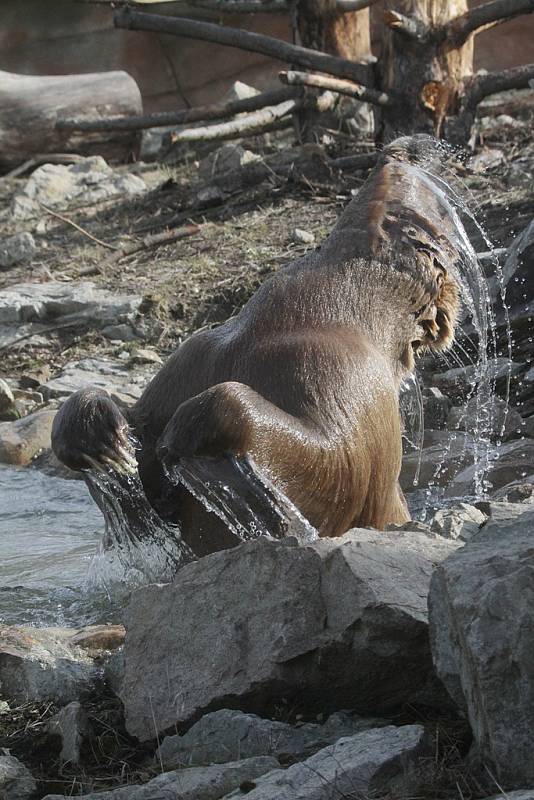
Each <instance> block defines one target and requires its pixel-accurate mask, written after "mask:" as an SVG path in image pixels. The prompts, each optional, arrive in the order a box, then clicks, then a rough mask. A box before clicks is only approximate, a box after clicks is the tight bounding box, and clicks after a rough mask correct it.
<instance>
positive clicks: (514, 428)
mask: <svg viewBox="0 0 534 800" xmlns="http://www.w3.org/2000/svg"><path fill="white" fill-rule="evenodd" d="M446 427H447V429H448V430H450V431H457V430H460V431H467V432H468V433H471V434H473V435H475V434H476V433H477V431H480V429H481V428H483V429H484V430H485V432H487V435H488V436H490V437H491V438H492V439H494V440H495V439H502V440H504V441H506V440H507V439H511V438H513V437H514V436H520V435H521V433H522V432H523V428H524V425H523V420H522V419H521V415H520V414H518V413H517V411H515V410H514V409H513V408H510V406H509V405H508V404H507V403H506V402H505V401H504V400H500V399H499V398H498V397H494V398H492V400H491V404H490V407H489V408H479V409H477V401H476V398H475V397H473V398H472V399H471V400H470V401H469V402H468V403H467V405H466V406H464V407H457V406H455V407H454V408H452V409H451V411H450V413H449V415H448V417H447V426H446Z"/></svg>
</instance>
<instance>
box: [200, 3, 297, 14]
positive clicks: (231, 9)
mask: <svg viewBox="0 0 534 800" xmlns="http://www.w3.org/2000/svg"><path fill="white" fill-rule="evenodd" d="M187 4H188V5H189V6H191V8H202V9H206V10H208V11H219V12H222V13H226V14H265V13H267V14H283V13H285V12H287V10H288V9H287V2H286V0H188V3H187Z"/></svg>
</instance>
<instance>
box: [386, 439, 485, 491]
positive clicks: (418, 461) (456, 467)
mask: <svg viewBox="0 0 534 800" xmlns="http://www.w3.org/2000/svg"><path fill="white" fill-rule="evenodd" d="M423 445H424V446H423V449H422V450H421V452H419V451H418V450H415V451H413V452H410V453H407V454H406V455H405V456H404V457H403V459H402V469H401V473H400V485H401V487H402V489H403V491H405V492H409V491H413V488H414V485H418V486H425V487H428V486H448V485H449V484H450V483H451V481H452V479H453V478H454V477H455V476H456V475H457V474H458V473H459V472H461V471H462V470H463V469H464V468H467V467H468V466H469V465H471V464H472V463H473V460H474V440H473V437H472V436H471V435H470V434H468V433H463V432H461V431H455V432H454V433H453V432H449V431H441V430H427V431H425V438H424V442H423ZM416 478H417V483H415V481H416Z"/></svg>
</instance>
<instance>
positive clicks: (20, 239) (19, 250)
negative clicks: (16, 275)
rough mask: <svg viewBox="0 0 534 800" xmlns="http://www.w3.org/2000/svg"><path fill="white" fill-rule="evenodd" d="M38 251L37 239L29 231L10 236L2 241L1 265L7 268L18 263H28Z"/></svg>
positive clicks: (0, 244)
mask: <svg viewBox="0 0 534 800" xmlns="http://www.w3.org/2000/svg"><path fill="white" fill-rule="evenodd" d="M36 251H37V245H36V244H35V239H34V238H33V236H32V235H31V233H29V232H28V231H24V232H23V233H16V234H15V235H14V236H9V237H8V238H7V239H4V241H3V242H0V267H3V268H4V269H6V268H8V267H14V266H15V265H16V264H24V263H28V262H29V261H31V260H32V257H33V256H34V254H35V252H36Z"/></svg>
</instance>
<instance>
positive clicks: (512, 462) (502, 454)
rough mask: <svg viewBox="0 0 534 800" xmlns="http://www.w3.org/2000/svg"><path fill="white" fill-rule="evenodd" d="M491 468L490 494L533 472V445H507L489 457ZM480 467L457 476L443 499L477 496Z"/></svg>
mask: <svg viewBox="0 0 534 800" xmlns="http://www.w3.org/2000/svg"><path fill="white" fill-rule="evenodd" d="M490 456H491V468H490V470H489V472H488V474H487V480H488V482H489V485H490V486H491V487H492V489H493V490H497V489H500V488H501V487H502V486H506V485H507V484H509V483H511V482H512V481H516V480H521V479H524V478H526V477H527V476H528V475H530V474H531V473H532V472H534V441H532V439H518V440H516V441H513V442H506V443H505V444H502V445H500V447H498V448H495V449H493V450H492V452H491V453H490ZM477 470H480V465H478V466H477V465H475V464H473V465H471V466H469V467H466V468H465V469H463V470H461V472H458V473H456V475H454V477H453V478H452V480H451V482H450V483H449V485H448V486H447V489H446V490H445V496H446V497H467V496H469V495H473V494H476V477H477Z"/></svg>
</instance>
